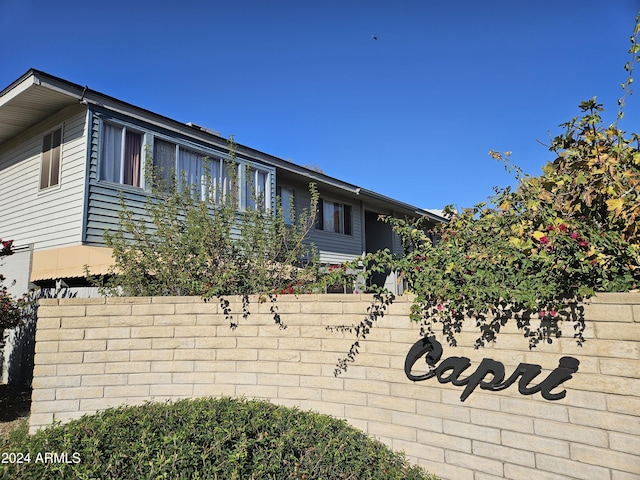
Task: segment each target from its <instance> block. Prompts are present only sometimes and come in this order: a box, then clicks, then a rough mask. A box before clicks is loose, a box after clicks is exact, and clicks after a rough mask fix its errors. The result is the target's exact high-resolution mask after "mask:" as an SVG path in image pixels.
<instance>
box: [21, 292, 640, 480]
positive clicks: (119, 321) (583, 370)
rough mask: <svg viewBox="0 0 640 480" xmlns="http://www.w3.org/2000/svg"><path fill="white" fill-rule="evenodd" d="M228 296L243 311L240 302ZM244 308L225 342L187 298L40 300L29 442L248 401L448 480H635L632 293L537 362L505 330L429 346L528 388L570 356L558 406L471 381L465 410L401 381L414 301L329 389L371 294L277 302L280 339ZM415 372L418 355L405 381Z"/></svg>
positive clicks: (440, 392)
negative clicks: (41, 434)
mask: <svg viewBox="0 0 640 480" xmlns="http://www.w3.org/2000/svg"><path fill="white" fill-rule="evenodd" d="M230 300H231V304H230V306H231V308H232V313H233V314H234V315H237V314H239V313H240V314H241V312H242V306H241V304H240V298H237V297H232V298H231V299H230ZM256 300H257V299H255V298H253V299H252V303H251V312H252V313H251V315H250V316H249V317H248V318H247V319H246V320H240V325H239V327H238V328H237V329H235V330H231V329H230V328H229V322H228V320H226V319H225V314H224V313H222V312H221V310H220V307H219V305H218V304H217V303H215V302H208V303H204V302H203V301H202V300H201V299H200V298H196V297H161V298H148V297H138V298H107V299H105V298H100V299H88V300H87V299H85V300H80V299H60V300H44V301H42V303H41V306H40V309H39V312H38V315H39V318H38V323H37V332H36V346H35V349H36V357H35V370H34V379H33V395H32V405H31V417H30V428H31V431H32V432H33V431H35V430H37V429H39V428H42V427H45V426H47V425H49V424H51V423H52V422H54V421H61V422H67V421H69V420H71V419H75V418H78V417H80V416H81V415H83V414H91V413H94V412H96V411H98V410H102V409H105V408H108V407H111V406H117V405H121V404H141V403H144V402H145V401H148V400H154V401H164V400H176V399H179V398H185V397H200V396H222V395H226V396H238V397H241V396H245V397H248V398H261V399H267V400H270V401H272V402H275V403H279V404H284V405H288V406H298V407H300V408H302V409H312V410H315V411H318V412H320V413H325V414H330V415H333V416H336V417H338V418H345V419H347V420H348V421H349V422H350V423H351V424H352V425H354V426H356V427H358V428H360V429H362V430H363V431H365V432H367V433H369V434H371V435H373V436H376V437H378V438H380V439H381V440H382V441H383V442H385V443H387V444H388V445H390V446H391V447H392V448H394V449H395V450H404V451H405V453H406V454H407V456H408V457H409V459H410V460H412V461H413V462H416V463H419V464H421V465H423V466H425V467H426V468H427V469H428V470H430V471H431V472H433V473H435V474H437V475H438V476H439V477H440V478H442V479H445V480H479V479H484V480H488V479H500V478H505V479H511V480H529V479H532V478H536V479H537V478H544V479H548V480H560V479H563V480H568V479H584V480H586V479H589V480H592V479H601V480H623V479H624V480H628V479H629V480H630V479H632V478H635V479H637V478H640V456H638V452H640V379H639V378H640V294H639V293H628V294H602V295H599V296H598V297H596V298H594V299H592V300H591V301H590V302H589V303H587V304H586V305H585V306H584V318H585V321H586V325H587V328H586V332H585V337H586V340H587V341H586V342H585V344H584V346H583V347H579V346H577V345H576V342H575V340H574V339H573V338H572V334H573V328H572V325H571V324H569V325H563V330H566V332H565V335H566V336H563V337H562V338H560V339H556V340H555V341H554V342H553V343H552V344H540V345H539V346H538V347H537V348H535V349H533V350H530V349H529V347H528V341H527V340H526V339H525V338H523V336H522V333H521V332H519V331H517V329H516V328H515V327H514V326H513V325H512V323H513V322H510V323H509V324H507V325H506V327H505V328H503V330H502V331H501V333H500V335H499V337H498V340H497V342H496V343H495V344H494V345H492V346H490V347H487V348H484V349H475V348H474V347H473V344H474V340H475V338H476V336H477V335H478V333H477V330H476V328H475V323H474V322H473V321H472V320H468V321H467V322H465V324H464V327H463V330H462V333H461V335H460V337H459V343H458V346H457V347H455V348H454V347H449V346H447V345H446V342H445V341H444V340H442V339H440V341H441V342H442V344H443V349H444V353H443V355H442V360H441V361H440V363H442V362H444V361H445V360H444V359H445V358H449V357H453V356H464V357H467V358H469V360H470V363H471V366H470V368H469V370H467V371H465V372H464V373H462V375H461V377H462V378H465V377H467V376H468V375H470V374H471V373H470V372H473V371H474V370H475V369H476V368H478V366H479V365H480V363H481V362H482V361H483V359H487V358H491V359H493V360H495V361H497V362H501V363H502V364H503V365H504V367H505V378H507V377H508V376H509V375H511V372H513V371H514V369H516V367H517V366H518V365H519V364H520V363H530V364H534V366H535V365H539V366H541V368H542V373H541V374H540V376H539V377H536V378H535V379H534V380H533V381H532V382H531V383H532V384H537V383H539V382H540V381H541V380H542V379H544V378H546V376H547V375H548V374H549V372H551V371H552V370H553V369H555V368H556V367H557V366H558V365H559V360H560V359H561V358H562V357H563V356H570V357H574V358H575V359H577V360H578V361H579V362H580V364H579V369H578V371H577V373H573V377H572V378H570V379H568V380H566V381H565V382H564V383H562V384H560V385H559V386H558V387H557V388H553V389H552V390H551V391H552V392H553V393H558V392H561V391H562V390H566V396H565V397H564V398H562V399H559V400H556V401H550V400H546V399H545V398H543V397H542V395H541V394H540V392H538V393H534V394H530V395H523V394H521V393H520V392H519V386H518V384H517V382H516V384H513V385H511V386H510V387H509V388H506V389H503V390H500V391H491V390H488V389H483V388H481V386H480V385H478V386H477V388H476V389H475V390H474V391H473V392H472V393H471V395H469V397H468V398H467V399H466V400H465V401H464V402H463V401H461V399H460V396H461V394H462V391H463V390H464V389H465V386H464V385H460V386H454V385H452V383H451V382H446V383H440V382H439V381H438V380H437V379H436V378H430V379H428V380H425V381H416V382H412V381H410V380H409V379H408V378H407V376H406V375H405V372H404V365H405V359H406V357H407V354H408V352H409V349H410V348H411V347H412V345H414V343H415V342H416V340H418V339H419V328H418V326H416V325H414V324H412V323H411V322H410V320H409V318H408V314H409V308H410V306H411V297H410V296H403V297H399V298H397V299H396V301H395V302H394V303H393V304H392V305H391V306H390V307H389V308H388V310H387V311H386V314H385V315H384V317H383V318H380V319H379V320H378V321H377V323H376V325H375V326H374V327H373V328H372V330H371V333H370V334H369V336H368V337H367V339H366V340H364V341H361V342H360V352H361V353H360V355H358V356H357V357H356V359H355V363H353V364H351V365H350V366H349V369H348V371H347V372H346V373H343V374H342V375H340V376H337V377H335V376H334V374H333V372H334V369H335V367H336V362H337V359H338V358H340V357H342V356H344V355H345V353H346V352H347V351H348V350H349V347H350V345H351V343H352V341H353V340H354V339H353V337H351V336H350V335H349V334H345V333H338V332H332V331H330V330H328V329H327V327H329V326H338V325H351V324H357V323H359V322H361V321H362V320H364V318H365V315H366V313H365V312H366V310H367V307H369V306H370V305H371V303H370V302H371V300H372V297H371V296H369V295H362V296H361V295H304V296H299V297H297V296H293V295H283V296H280V297H279V299H278V303H277V305H278V311H279V313H280V315H281V319H282V321H283V322H284V323H285V324H286V325H287V327H288V328H287V329H286V330H281V329H279V328H278V327H277V326H276V325H274V322H273V318H272V316H271V315H270V314H269V308H270V305H267V304H264V303H262V304H260V303H258V302H257V301H256ZM425 369H426V366H425V364H424V360H423V359H420V361H419V363H416V364H415V367H414V369H413V370H412V371H415V372H418V371H425ZM449 375H451V374H450V373H449V371H448V370H446V371H445V372H442V373H441V377H444V378H447V377H448V376H449ZM485 378H486V380H485V381H487V382H488V381H489V379H491V375H487V376H486V377H485Z"/></svg>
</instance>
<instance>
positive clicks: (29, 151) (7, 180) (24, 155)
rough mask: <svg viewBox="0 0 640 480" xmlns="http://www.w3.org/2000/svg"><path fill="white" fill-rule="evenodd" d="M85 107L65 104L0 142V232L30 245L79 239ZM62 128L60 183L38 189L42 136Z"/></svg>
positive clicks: (39, 246) (51, 245)
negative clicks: (18, 133) (37, 122)
mask: <svg viewBox="0 0 640 480" xmlns="http://www.w3.org/2000/svg"><path fill="white" fill-rule="evenodd" d="M85 123H86V108H85V107H83V106H81V105H78V106H73V107H67V108H65V109H63V110H62V111H60V112H58V113H57V114H56V115H53V116H52V117H51V118H49V119H47V120H46V121H43V122H41V123H39V124H37V125H35V126H34V127H32V128H30V129H28V130H27V131H25V132H24V133H22V134H21V135H19V136H18V137H16V138H15V139H13V140H10V141H8V142H6V143H5V144H3V145H2V146H0V186H1V187H0V205H2V225H1V228H2V231H1V232H0V236H2V238H6V239H13V240H14V245H15V246H16V247H22V246H26V245H28V244H33V248H34V251H39V250H45V249H51V248H55V247H62V246H68V245H78V244H80V243H81V241H82V211H83V205H84V193H85V190H84V185H85V176H86V168H85V164H86V161H85V159H86V153H87V148H86V128H85ZM58 127H62V128H63V132H62V150H61V172H60V183H59V186H54V187H50V188H48V189H45V190H42V191H41V190H39V186H40V163H41V155H42V142H43V136H44V135H45V134H47V133H49V132H50V131H51V130H53V129H56V128H58Z"/></svg>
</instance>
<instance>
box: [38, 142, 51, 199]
mask: <svg viewBox="0 0 640 480" xmlns="http://www.w3.org/2000/svg"><path fill="white" fill-rule="evenodd" d="M52 139H53V136H52V135H51V134H49V135H45V136H44V138H43V140H42V163H41V164H40V188H41V189H42V188H47V187H48V186H49V175H50V172H51V141H52Z"/></svg>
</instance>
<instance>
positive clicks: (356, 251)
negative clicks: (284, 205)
mask: <svg viewBox="0 0 640 480" xmlns="http://www.w3.org/2000/svg"><path fill="white" fill-rule="evenodd" d="M291 186H292V187H293V188H294V189H295V205H296V213H299V212H301V211H302V209H304V208H306V209H308V208H309V204H310V202H311V196H310V193H309V185H308V184H306V185H305V184H302V183H300V184H298V185H291ZM319 190H320V198H322V199H324V200H329V201H336V202H342V203H345V204H348V205H351V208H352V211H351V219H352V225H351V229H352V231H351V235H344V234H342V233H334V232H325V231H322V230H316V229H312V230H311V231H310V232H309V235H308V237H307V240H308V241H309V242H310V243H313V244H314V245H315V247H316V248H317V250H318V255H319V257H320V262H322V263H327V264H339V263H342V262H345V261H349V260H353V259H354V258H356V257H357V256H359V255H362V252H364V248H363V235H364V229H363V223H362V208H361V206H360V204H359V202H354V201H353V200H350V199H348V198H346V197H342V196H340V195H339V194H335V193H330V192H326V191H323V189H322V188H320V189H319Z"/></svg>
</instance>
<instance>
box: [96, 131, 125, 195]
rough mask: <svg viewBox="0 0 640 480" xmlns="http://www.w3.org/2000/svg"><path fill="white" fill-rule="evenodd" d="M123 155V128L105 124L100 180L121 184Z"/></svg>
mask: <svg viewBox="0 0 640 480" xmlns="http://www.w3.org/2000/svg"><path fill="white" fill-rule="evenodd" d="M121 155H122V127H117V126H115V125H110V124H108V123H105V124H103V128H102V155H101V157H100V179H101V180H106V181H108V182H117V183H120V163H121V161H120V160H121Z"/></svg>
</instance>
